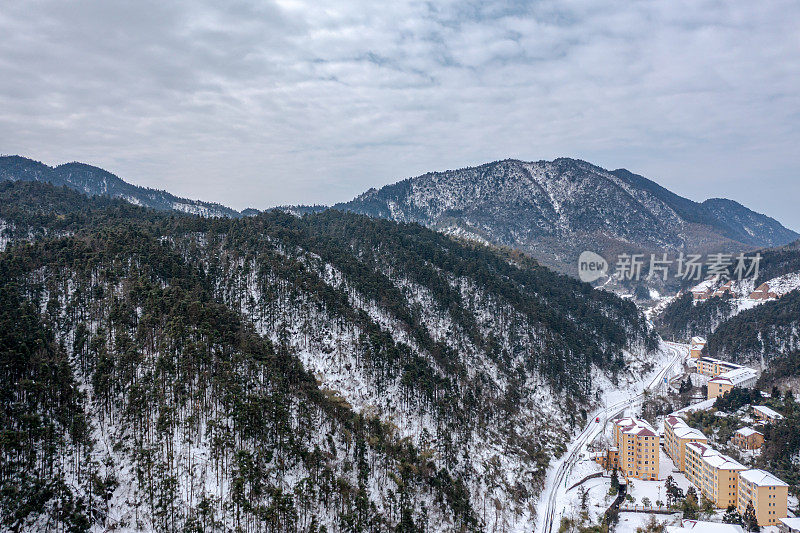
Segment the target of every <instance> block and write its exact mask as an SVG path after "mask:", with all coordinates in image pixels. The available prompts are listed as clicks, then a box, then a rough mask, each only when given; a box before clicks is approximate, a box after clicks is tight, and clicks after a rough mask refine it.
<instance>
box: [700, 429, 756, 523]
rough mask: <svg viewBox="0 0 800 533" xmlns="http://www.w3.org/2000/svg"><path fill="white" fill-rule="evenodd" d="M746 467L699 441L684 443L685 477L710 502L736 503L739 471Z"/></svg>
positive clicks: (715, 503) (723, 505)
mask: <svg viewBox="0 0 800 533" xmlns="http://www.w3.org/2000/svg"><path fill="white" fill-rule="evenodd" d="M744 470H747V467H746V466H744V465H742V464H741V463H739V462H737V461H736V460H735V459H733V458H731V457H728V456H727V455H723V454H721V453H719V452H718V451H717V450H715V449H713V448H711V447H710V446H708V445H706V444H702V443H690V444H687V445H686V477H687V478H688V479H689V483H691V484H692V485H694V486H695V487H697V488H698V489H699V490H700V492H701V493H702V494H703V495H704V496H705V497H706V498H708V499H709V500H711V501H712V502H714V505H716V506H717V507H719V508H721V509H727V508H728V507H729V506H730V505H736V503H737V497H738V483H739V472H742V471H744Z"/></svg>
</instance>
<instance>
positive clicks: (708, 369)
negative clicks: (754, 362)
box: [697, 357, 744, 378]
mask: <svg viewBox="0 0 800 533" xmlns="http://www.w3.org/2000/svg"><path fill="white" fill-rule="evenodd" d="M737 368H744V367H742V366H741V365H737V364H735V363H729V362H728V361H722V360H721V359H714V358H713V357H701V358H699V359H698V360H697V371H698V372H699V373H701V374H703V375H704V376H709V377H712V378H714V377H717V376H719V375H720V374H722V373H723V372H729V371H731V370H736V369H737Z"/></svg>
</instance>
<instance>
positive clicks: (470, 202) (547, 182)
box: [334, 159, 798, 272]
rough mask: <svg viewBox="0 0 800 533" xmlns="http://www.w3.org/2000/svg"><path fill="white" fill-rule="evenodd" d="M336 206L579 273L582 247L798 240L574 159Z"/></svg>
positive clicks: (607, 249) (730, 209)
mask: <svg viewBox="0 0 800 533" xmlns="http://www.w3.org/2000/svg"><path fill="white" fill-rule="evenodd" d="M334 207H336V208H338V209H342V210H347V211H353V212H357V213H363V214H367V215H370V216H374V217H381V218H388V219H391V220H397V221H403V222H418V223H420V224H423V225H425V226H428V227H431V228H434V229H437V230H439V231H442V232H445V233H448V234H451V235H456V236H463V237H467V238H471V239H477V240H482V241H486V242H490V243H493V244H498V245H504V246H510V247H513V248H518V249H521V250H524V251H526V252H529V253H530V254H531V255H533V256H534V257H535V258H537V259H539V260H541V261H542V262H544V263H545V264H547V265H550V266H553V267H556V268H558V269H560V270H563V271H568V272H573V271H574V269H575V264H576V261H577V257H578V254H579V253H580V252H581V251H582V250H586V249H588V250H594V251H597V252H599V253H601V255H606V256H611V255H615V254H616V253H618V252H622V251H624V252H627V253H634V252H638V251H656V250H658V251H679V250H691V251H693V252H704V251H708V250H714V249H724V250H726V251H731V252H732V251H740V250H746V249H752V248H754V247H766V246H777V245H782V244H786V243H788V242H790V241H792V240H794V239H797V238H798V234H797V233H795V232H793V231H791V230H789V229H787V228H784V227H783V226H782V225H781V224H780V223H778V222H777V221H775V220H773V219H771V218H769V217H766V216H764V215H760V214H758V213H755V212H753V211H750V210H749V209H747V208H746V207H744V206H742V205H740V204H738V203H736V202H733V201H730V200H721V199H713V200H707V201H706V202H703V203H702V204H700V203H697V202H693V201H691V200H688V199H686V198H682V197H680V196H678V195H676V194H674V193H672V192H670V191H668V190H667V189H665V188H663V187H661V186H659V185H658V184H656V183H654V182H652V181H650V180H648V179H646V178H644V177H642V176H638V175H636V174H633V173H631V172H629V171H627V170H624V169H622V170H615V171H613V172H609V171H607V170H604V169H602V168H600V167H597V166H595V165H592V164H589V163H586V162H584V161H578V160H573V159H556V160H554V161H537V162H524V161H517V160H505V161H498V162H495V163H489V164H485V165H481V166H479V167H473V168H465V169H460V170H452V171H446V172H433V173H428V174H424V175H422V176H418V177H416V178H410V179H406V180H403V181H400V182H398V183H395V184H393V185H387V186H386V187H383V188H381V189H379V190H376V189H371V190H369V191H367V192H366V193H364V194H362V195H360V196H359V197H357V198H356V199H354V200H352V201H351V202H347V203H344V204H338V205H336V206H334Z"/></svg>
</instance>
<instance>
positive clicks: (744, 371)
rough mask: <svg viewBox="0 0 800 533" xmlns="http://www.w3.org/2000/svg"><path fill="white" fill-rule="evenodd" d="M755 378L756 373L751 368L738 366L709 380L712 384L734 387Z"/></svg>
mask: <svg viewBox="0 0 800 533" xmlns="http://www.w3.org/2000/svg"><path fill="white" fill-rule="evenodd" d="M757 377H758V373H757V372H756V371H755V370H753V369H752V368H747V367H744V366H740V367H738V368H734V369H733V370H728V371H727V372H723V373H722V374H720V375H719V376H717V377H715V378H713V379H711V380H710V381H713V382H714V383H728V384H730V385H733V386H736V385H739V384H741V383H745V382H747V381H749V380H751V379H755V378H757Z"/></svg>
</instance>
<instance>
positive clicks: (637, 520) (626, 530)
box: [614, 513, 681, 533]
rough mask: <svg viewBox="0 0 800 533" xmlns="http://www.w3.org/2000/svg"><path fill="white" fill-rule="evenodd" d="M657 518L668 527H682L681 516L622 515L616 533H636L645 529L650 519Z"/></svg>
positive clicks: (615, 529)
mask: <svg viewBox="0 0 800 533" xmlns="http://www.w3.org/2000/svg"><path fill="white" fill-rule="evenodd" d="M651 516H655V517H656V520H657V521H659V522H664V523H666V524H667V525H670V526H672V525H680V521H681V516H680V514H674V515H665V514H660V515H650V514H647V513H620V514H619V524H617V527H616V528H614V532H615V533H636V528H639V527H644V525H645V524H647V522H649V521H650V517H651Z"/></svg>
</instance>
